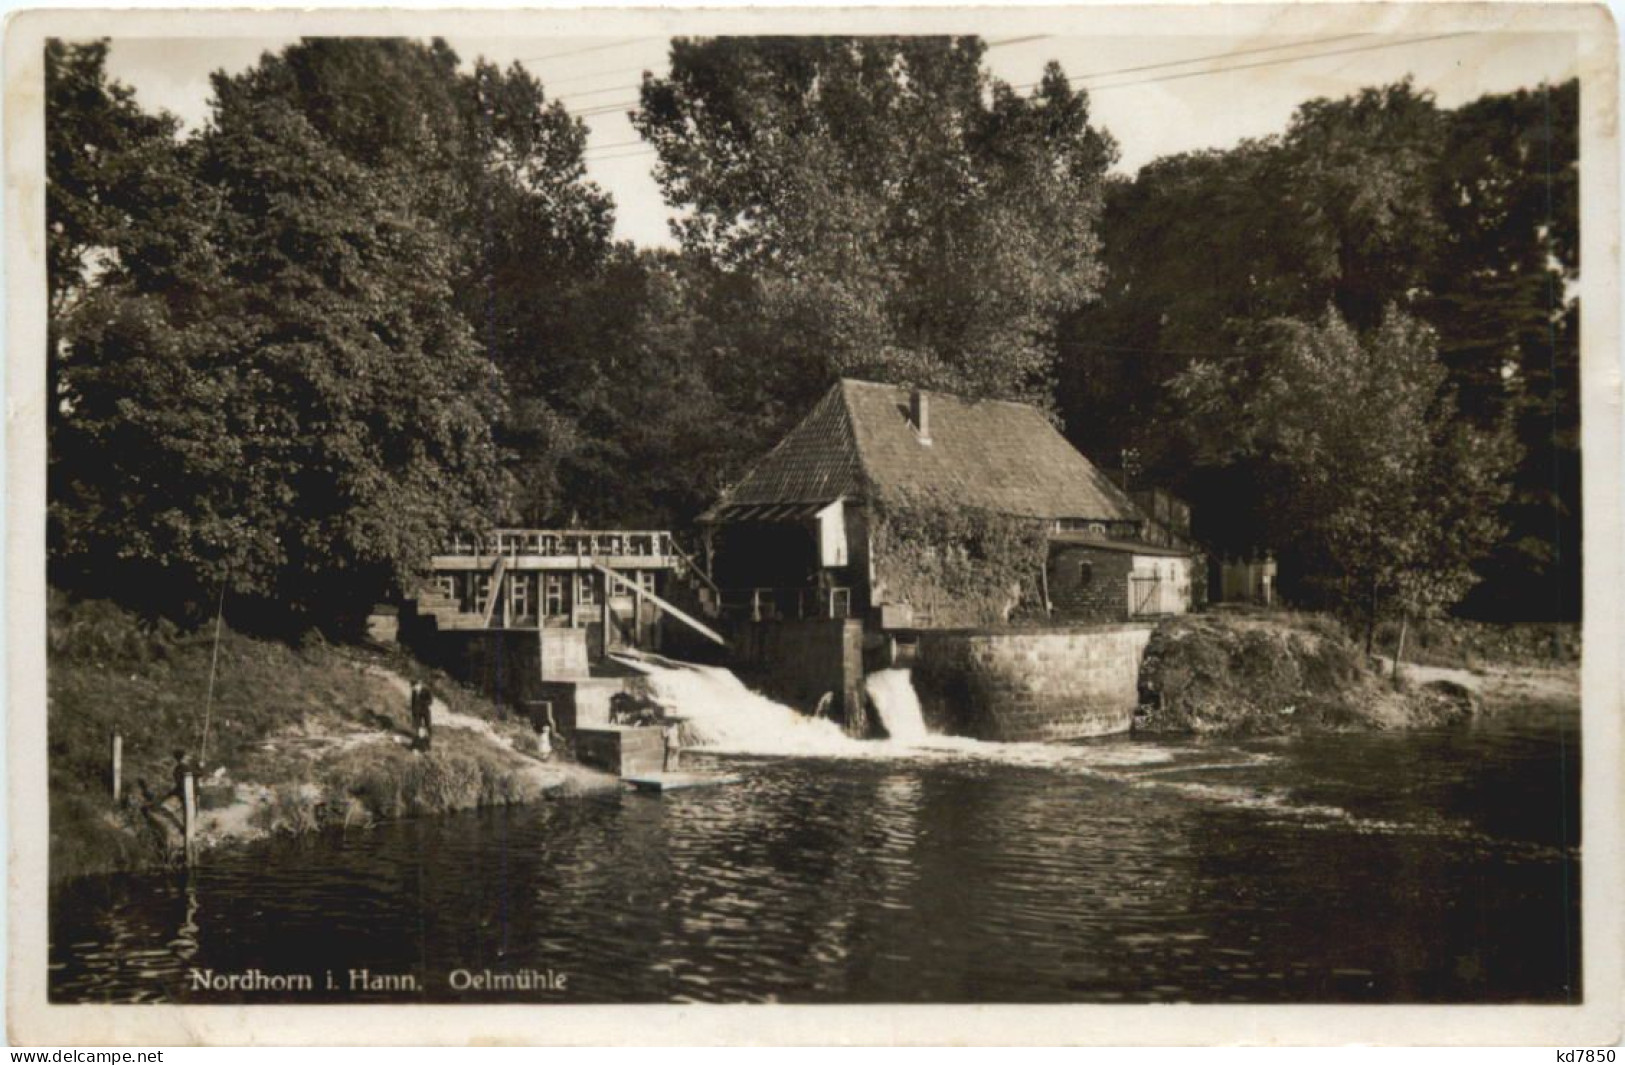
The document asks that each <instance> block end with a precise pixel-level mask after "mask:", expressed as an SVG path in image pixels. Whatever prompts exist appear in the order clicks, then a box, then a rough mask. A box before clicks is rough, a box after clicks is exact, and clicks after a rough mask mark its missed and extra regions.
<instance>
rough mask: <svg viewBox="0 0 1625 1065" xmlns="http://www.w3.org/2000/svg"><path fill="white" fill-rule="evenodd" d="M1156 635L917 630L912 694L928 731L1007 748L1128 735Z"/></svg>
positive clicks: (1125, 630) (1143, 628) (1114, 629)
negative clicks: (1011, 744)
mask: <svg viewBox="0 0 1625 1065" xmlns="http://www.w3.org/2000/svg"><path fill="white" fill-rule="evenodd" d="M1153 628H1154V626H1153V625H1151V624H1150V623H1125V624H1118V625H1099V626H1090V627H1087V628H1081V627H1068V628H1043V629H1021V630H1010V631H961V630H952V631H934V632H933V631H924V632H921V633H920V641H919V650H918V653H917V659H916V662H915V666H914V688H915V691H916V692H917V693H918V694H919V697H920V705H921V708H922V710H923V711H924V713H925V720H926V724H927V725H929V726H930V727H931V728H932V729H934V730H936V731H938V732H946V733H950V734H952V735H958V736H972V737H975V738H977V739H984V740H998V741H1002V742H1020V741H1050V740H1070V739H1079V738H1082V737H1086V736H1104V735H1108V734H1110V733H1114V732H1127V731H1128V730H1129V728H1130V727H1132V725H1133V723H1134V711H1135V709H1136V708H1137V706H1138V704H1139V675H1140V660H1141V658H1142V657H1143V656H1144V654H1145V648H1146V645H1147V643H1149V642H1150V639H1151V631H1152V629H1153Z"/></svg>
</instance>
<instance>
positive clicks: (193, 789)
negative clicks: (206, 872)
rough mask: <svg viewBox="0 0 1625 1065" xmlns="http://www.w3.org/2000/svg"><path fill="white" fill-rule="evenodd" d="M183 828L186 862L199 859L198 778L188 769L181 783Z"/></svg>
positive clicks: (189, 863)
mask: <svg viewBox="0 0 1625 1065" xmlns="http://www.w3.org/2000/svg"><path fill="white" fill-rule="evenodd" d="M181 792H182V794H181V817H182V822H181V828H182V831H183V832H184V834H185V836H186V864H187V865H191V864H192V863H193V862H194V861H196V860H197V778H196V777H195V776H194V775H193V774H192V772H191V770H187V773H186V777H185V779H184V781H183V783H182V785H181Z"/></svg>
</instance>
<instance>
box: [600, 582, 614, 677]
mask: <svg viewBox="0 0 1625 1065" xmlns="http://www.w3.org/2000/svg"><path fill="white" fill-rule="evenodd" d="M602 584H603V586H604V588H603V594H602V595H600V596H599V597H598V598H599V602H600V603H601V604H602V606H603V613H604V656H605V657H606V658H607V657H608V656H609V647H610V634H611V632H613V631H614V623H615V612H614V611H612V610H611V609H610V608H609V581H607V580H606V581H603V582H602Z"/></svg>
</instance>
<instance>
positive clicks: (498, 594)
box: [398, 529, 727, 768]
mask: <svg viewBox="0 0 1625 1065" xmlns="http://www.w3.org/2000/svg"><path fill="white" fill-rule="evenodd" d="M716 601H717V592H716V589H715V586H714V585H711V584H710V582H709V579H708V578H707V577H706V575H705V574H704V573H703V572H701V571H700V570H699V568H698V567H697V566H696V565H695V564H694V561H693V560H692V559H691V558H690V557H689V556H688V555H687V554H686V553H685V552H684V551H683V549H682V548H681V547H680V546H679V545H678V544H677V542H676V540H675V539H674V538H673V537H672V535H671V533H670V532H669V531H666V530H635V529H598V530H591V529H496V530H493V531H492V532H490V533H488V534H486V535H483V536H460V537H455V538H453V539H452V541H451V542H450V543H448V544H446V545H445V546H444V548H443V550H441V551H440V552H439V553H437V554H435V555H434V556H432V558H431V559H430V562H429V569H428V573H427V574H426V576H425V580H424V586H423V587H422V588H421V589H420V590H419V591H418V593H417V594H416V595H414V596H412V597H410V598H408V599H407V600H406V601H405V603H404V604H403V606H402V609H401V612H400V618H399V622H398V634H399V639H400V640H401V641H402V642H403V643H406V644H408V645H410V646H412V647H413V648H414V649H415V650H416V651H417V653H418V654H419V655H420V656H421V657H423V658H425V659H427V660H429V661H432V662H434V663H435V664H437V665H440V666H441V667H442V668H444V669H446V670H447V671H448V672H450V673H452V674H453V675H454V676H457V677H460V678H461V679H464V680H466V681H468V682H470V683H473V684H475V685H476V686H478V687H480V688H481V689H482V690H483V691H485V692H486V694H488V695H489V696H491V697H492V698H493V699H494V700H496V701H497V702H498V703H500V704H502V705H505V706H508V707H509V708H511V709H513V710H515V711H518V712H520V713H523V714H525V715H526V716H528V717H530V718H531V720H532V722H533V723H534V724H535V725H536V726H537V727H541V726H543V725H547V726H550V727H552V728H554V729H556V730H560V731H563V732H566V733H570V734H576V733H579V732H581V731H582V730H587V729H598V730H604V729H611V728H614V727H619V726H617V725H615V723H614V719H615V717H616V713H615V711H616V709H617V705H616V703H617V697H624V696H625V695H626V688H627V684H626V681H627V679H628V677H629V675H630V671H629V670H627V669H626V668H625V667H624V666H621V665H619V664H618V663H616V662H615V661H614V660H613V659H612V658H611V657H610V656H611V655H612V654H614V653H615V652H616V651H619V650H643V651H659V650H661V649H662V648H663V647H664V646H666V644H667V643H668V642H672V638H673V636H674V634H675V633H674V630H676V631H680V632H682V633H684V634H686V635H687V636H688V637H689V638H691V639H692V640H695V641H699V642H701V643H705V644H709V645H712V646H722V647H725V646H726V645H727V640H726V638H725V637H724V636H723V635H722V634H721V633H719V632H718V631H717V630H716V629H715V628H714V627H713V626H712V625H711V624H709V623H708V622H707V621H706V620H704V617H705V616H707V615H714V614H715V613H716ZM585 742H586V746H587V747H590V748H591V749H594V750H600V749H601V750H606V751H613V752H620V751H623V750H625V751H631V750H634V749H636V750H638V751H645V752H646V749H647V748H649V746H650V744H649V742H648V740H647V737H640V736H635V735H630V734H629V735H626V736H620V735H615V736H611V737H605V736H598V737H596V738H589V739H587V740H586V741H585ZM656 746H658V743H657V744H656ZM615 757H616V760H617V761H620V760H621V756H620V754H619V753H617V754H616V756H615ZM646 761H647V757H645V758H644V762H640V767H641V768H647V766H646V765H645V764H644V763H645V762H646Z"/></svg>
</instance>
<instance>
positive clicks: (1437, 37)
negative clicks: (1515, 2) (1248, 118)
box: [1089, 33, 1469, 92]
mask: <svg viewBox="0 0 1625 1065" xmlns="http://www.w3.org/2000/svg"><path fill="white" fill-rule="evenodd" d="M1466 36H1469V35H1468V34H1467V33H1435V34H1433V35H1432V36H1430V37H1413V38H1412V39H1410V40H1408V41H1382V42H1379V43H1377V44H1367V45H1361V46H1359V47H1357V48H1338V49H1335V50H1333V51H1330V52H1316V53H1315V54H1314V55H1292V56H1284V57H1282V58H1280V59H1265V60H1261V61H1260V62H1257V63H1237V64H1235V65H1233V66H1228V67H1219V68H1217V69H1214V70H1189V71H1186V72H1185V73H1183V74H1164V75H1162V76H1161V77H1156V78H1141V79H1139V80H1138V81H1119V82H1115V83H1113V84H1111V85H1096V86H1092V87H1091V88H1090V90H1089V91H1090V92H1105V91H1106V90H1108V89H1127V88H1129V87H1131V86H1134V85H1154V84H1156V83H1157V82H1162V81H1183V80H1184V79H1186V78H1200V77H1205V76H1206V75H1208V74H1229V73H1232V72H1234V71H1237V70H1257V69H1259V68H1260V67H1279V66H1285V65H1286V64H1288V63H1301V62H1304V61H1306V60H1310V59H1327V58H1330V57H1332V56H1339V55H1353V54H1354V53H1356V52H1375V51H1378V50H1379V49H1383V48H1405V47H1409V46H1411V45H1416V44H1426V43H1428V42H1429V41H1443V40H1447V39H1449V38H1451V37H1466Z"/></svg>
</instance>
